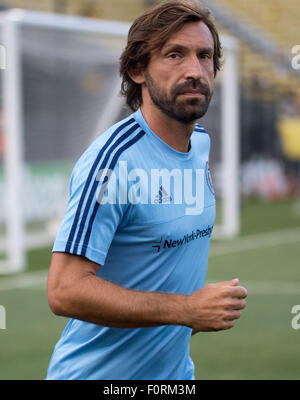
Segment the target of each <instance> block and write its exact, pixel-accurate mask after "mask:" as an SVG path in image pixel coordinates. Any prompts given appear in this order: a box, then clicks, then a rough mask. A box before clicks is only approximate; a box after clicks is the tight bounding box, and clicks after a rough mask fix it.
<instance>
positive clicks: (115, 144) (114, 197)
mask: <svg viewBox="0 0 300 400" xmlns="http://www.w3.org/2000/svg"><path fill="white" fill-rule="evenodd" d="M209 150H210V139H209V136H208V134H207V133H206V132H205V130H204V129H203V128H202V127H201V126H200V125H199V124H196V127H195V130H194V132H193V134H192V137H191V141H190V150H189V151H188V152H187V153H181V152H179V151H176V150H174V149H173V148H172V147H170V146H168V145H167V144H166V143H165V142H164V141H162V140H161V139H160V138H159V137H158V136H157V135H156V134H155V133H154V132H153V131H152V130H151V129H150V127H149V126H148V124H147V123H146V121H145V119H144V118H143V115H142V112H141V110H140V109H139V110H138V111H137V112H136V113H134V114H132V115H130V116H129V117H128V118H126V119H125V120H123V121H121V122H119V123H117V124H116V125H114V126H112V127H111V128H110V129H108V130H107V131H106V132H105V133H103V134H102V135H101V136H100V137H99V138H98V139H97V140H96V141H94V143H93V144H92V145H91V146H90V147H89V148H88V149H87V150H86V151H85V152H84V154H83V155H82V156H81V158H80V159H79V160H78V162H77V164H76V165H75V167H74V170H73V173H72V176H71V180H70V199H69V202H68V206H67V210H66V213H65V216H64V218H63V221H62V224H61V227H60V229H59V232H58V235H57V238H56V241H55V244H54V247H53V251H54V252H66V253H70V254H77V255H82V256H85V257H87V258H88V259H90V260H91V261H93V262H95V263H97V264H100V268H99V269H98V272H97V275H98V276H100V277H102V278H103V279H106V280H108V281H111V282H114V283H116V284H118V285H121V286H123V287H125V288H131V289H136V290H142V291H152V292H153V291H159V292H167V293H181V294H190V293H192V292H194V291H196V290H198V289H200V288H201V287H202V286H203V285H204V282H205V277H206V271H207V262H208V252H209V244H210V238H211V233H212V230H213V225H214V220H215V196H214V191H213V186H212V182H211V178H210V171H209ZM190 336H191V329H190V328H188V327H185V326H173V325H165V326H158V327H150V328H135V329H131V328H130V329H124V328H110V327H105V326H100V325H97V324H92V323H87V322H83V321H80V320H76V319H71V320H70V321H69V323H68V324H67V326H66V328H65V329H64V331H63V333H62V336H61V338H60V340H59V341H58V343H57V344H56V346H55V349H54V353H53V355H52V358H51V361H50V364H49V367H48V374H47V379H99V380H104V379H143V380H144V379H162V380H166V379H172V380H173V379H192V378H193V374H194V365H193V362H192V360H191V358H190V356H189V341H190Z"/></svg>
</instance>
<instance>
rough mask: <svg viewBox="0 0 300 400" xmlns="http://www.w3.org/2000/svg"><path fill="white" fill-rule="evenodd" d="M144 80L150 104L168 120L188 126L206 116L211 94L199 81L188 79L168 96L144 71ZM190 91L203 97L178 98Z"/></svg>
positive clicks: (174, 88)
mask: <svg viewBox="0 0 300 400" xmlns="http://www.w3.org/2000/svg"><path fill="white" fill-rule="evenodd" d="M145 80H146V85H147V88H148V92H149V95H150V97H151V100H152V102H153V103H154V104H155V105H156V106H157V107H158V108H159V109H160V110H161V111H162V112H163V113H165V114H166V115H168V116H169V117H170V118H172V119H175V120H176V121H179V122H181V123H184V124H190V123H192V122H194V121H196V120H197V119H199V118H202V117H203V116H204V115H205V114H206V112H207V109H208V106H209V103H210V100H211V97H212V93H211V92H210V89H209V87H208V86H207V85H206V84H205V83H202V82H201V81H200V80H194V79H189V80H188V81H186V82H185V83H181V84H178V85H176V86H175V87H173V88H172V90H171V93H170V95H168V94H167V93H166V92H165V91H164V90H163V89H162V88H160V87H158V86H157V85H156V84H155V82H154V80H153V78H152V77H151V75H150V74H149V72H148V71H145ZM191 89H192V90H197V91H199V92H200V93H202V94H203V95H204V97H191V98H188V97H186V98H179V97H178V95H179V94H181V93H186V92H188V91H189V90H191Z"/></svg>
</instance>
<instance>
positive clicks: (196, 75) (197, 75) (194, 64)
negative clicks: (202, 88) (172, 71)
mask: <svg viewBox="0 0 300 400" xmlns="http://www.w3.org/2000/svg"><path fill="white" fill-rule="evenodd" d="M203 73H204V71H203V65H202V64H201V60H200V59H199V58H198V57H197V56H196V55H193V56H191V57H189V58H188V59H187V63H186V71H185V78H186V79H191V78H192V79H194V80H199V79H201V78H202V77H203Z"/></svg>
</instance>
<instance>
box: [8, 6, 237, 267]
mask: <svg viewBox="0 0 300 400" xmlns="http://www.w3.org/2000/svg"><path fill="white" fill-rule="evenodd" d="M0 28H1V30H0V45H1V46H3V47H2V48H3V49H5V65H3V67H4V68H3V69H2V70H0V71H1V74H2V80H1V86H0V96H1V108H0V254H1V255H0V272H2V273H3V272H17V271H22V270H23V269H24V268H26V251H27V250H28V249H29V248H36V247H39V246H47V245H51V243H52V242H53V239H54V237H55V233H56V230H57V222H58V221H60V219H61V217H62V215H63V213H64V211H65V207H66V202H67V198H68V181H69V177H70V173H71V170H72V168H73V166H74V162H75V161H76V160H77V159H78V158H79V156H80V154H81V153H82V152H83V151H84V150H85V149H86V148H87V146H88V145H89V144H90V143H91V141H92V140H93V139H94V138H95V137H96V136H97V135H99V134H100V133H101V132H103V131H104V130H105V129H106V128H107V127H109V126H110V125H111V124H113V123H115V122H116V121H118V120H120V119H121V118H123V117H125V116H126V115H127V114H129V112H130V111H129V110H128V109H127V108H126V107H125V104H124V100H123V99H122V98H121V97H120V96H119V90H120V78H119V73H118V60H119V56H120V54H121V51H122V49H123V48H124V46H125V43H126V37H127V32H128V29H129V25H128V24H125V23H119V22H114V21H101V20H92V19H85V18H81V17H71V16H61V15H52V14H45V13H36V12H25V11H21V10H10V11H6V12H2V13H1V14H0ZM222 43H223V47H224V50H225V54H226V59H227V62H226V64H225V65H226V67H225V68H224V71H223V72H222V74H221V75H220V78H219V79H218V81H217V84H216V91H215V95H214V98H213V101H212V104H211V108H210V111H209V113H208V114H207V116H206V117H205V118H204V119H203V121H202V122H201V123H202V124H203V125H204V127H205V128H206V129H207V130H208V132H210V133H211V138H212V144H213V146H212V160H211V161H212V163H211V164H212V172H213V180H214V181H215V184H216V189H217V196H218V197H220V198H221V199H222V201H221V204H222V205H221V209H222V210H223V211H222V216H221V218H219V221H218V226H217V229H216V233H219V234H223V235H225V236H232V235H235V234H236V233H237V232H238V228H239V222H238V188H237V173H238V111H237V110H238V78H237V75H238V74H237V71H238V64H237V47H236V43H235V41H234V40H233V39H232V38H230V37H223V38H222ZM3 54H4V52H3ZM2 61H3V60H2ZM108 110H109V111H108ZM112 110H113V111H114V112H112ZM221 134H222V135H223V136H225V137H226V141H224V140H223V141H221V137H220V135H221ZM221 143H223V144H222V146H221V145H220V144H221ZM235 150H236V154H234V151H235ZM214 165H215V168H214Z"/></svg>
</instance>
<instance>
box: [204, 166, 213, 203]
mask: <svg viewBox="0 0 300 400" xmlns="http://www.w3.org/2000/svg"><path fill="white" fill-rule="evenodd" d="M205 176H206V182H207V185H208V187H209V190H210V191H211V192H212V194H213V195H215V191H214V187H213V184H212V180H211V175H210V168H209V163H208V161H207V162H206V166H205Z"/></svg>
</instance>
